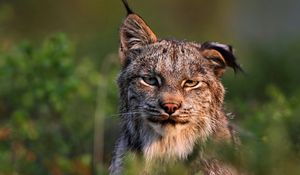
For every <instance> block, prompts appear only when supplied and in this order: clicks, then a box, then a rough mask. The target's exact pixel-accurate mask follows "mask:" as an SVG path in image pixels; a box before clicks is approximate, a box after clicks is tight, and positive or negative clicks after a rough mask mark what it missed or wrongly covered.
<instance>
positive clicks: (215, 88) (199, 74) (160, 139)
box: [110, 1, 241, 175]
mask: <svg viewBox="0 0 300 175" xmlns="http://www.w3.org/2000/svg"><path fill="white" fill-rule="evenodd" d="M124 2H125V4H126V7H127V9H129V10H130V8H129V7H128V5H127V3H126V1H124ZM120 40H121V42H120V43H121V45H120V60H121V64H122V70H121V72H120V74H119V77H118V85H119V89H120V114H121V115H120V117H121V125H122V130H121V131H122V132H121V135H120V138H119V140H118V142H117V144H116V149H115V154H114V157H113V160H112V163H111V166H110V173H111V174H122V162H123V160H122V159H123V157H124V155H125V154H126V153H127V152H135V153H141V154H142V156H143V157H144V159H145V161H146V164H150V163H151V162H155V161H160V162H168V161H185V160H186V159H188V156H189V155H190V154H191V153H192V152H193V151H194V150H195V147H196V145H197V144H201V143H204V142H205V141H206V140H207V139H208V138H212V139H214V140H223V141H230V140H231V133H230V130H229V128H228V121H227V118H226V115H225V114H224V111H223V99H224V93H225V91H224V87H223V85H222V84H221V81H220V77H221V76H222V75H223V73H224V71H225V68H226V67H227V66H230V67H232V68H233V69H234V70H241V69H240V67H239V65H238V64H237V63H236V59H235V57H234V56H233V53H232V49H231V46H228V45H224V44H220V43H215V42H206V43H204V44H200V43H194V42H187V41H178V40H165V39H158V38H157V37H156V36H155V34H154V33H153V32H152V31H151V29H150V28H149V27H148V26H147V25H146V23H145V22H144V21H143V20H142V19H141V18H140V17H139V16H138V15H136V14H134V13H133V12H132V11H131V10H130V11H129V12H128V16H127V18H126V19H125V20H124V22H123V25H122V27H121V29H120ZM145 77H146V78H149V77H150V80H149V82H150V83H147V81H148V80H147V81H146V80H145ZM188 80H192V81H193V82H196V83H198V84H196V86H191V87H189V86H188V87H186V86H184V85H185V82H186V81H188ZM145 81H146V82H145ZM152 82H154V83H153V84H152ZM163 102H168V103H169V102H172V103H173V102H174V103H176V104H177V103H178V104H179V105H178V109H176V111H175V112H174V113H172V114H167V113H166V111H165V109H164V108H163V107H162V104H164V103H163ZM199 162H205V163H203V164H202V165H203V168H202V170H201V171H202V172H204V173H205V174H216V175H217V174H220V175H221V174H231V172H230V170H228V169H226V168H224V167H223V166H221V164H217V163H215V162H216V161H211V162H210V161H207V160H200V161H199Z"/></svg>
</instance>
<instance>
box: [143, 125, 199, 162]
mask: <svg viewBox="0 0 300 175" xmlns="http://www.w3.org/2000/svg"><path fill="white" fill-rule="evenodd" d="M148 125H149V126H150V127H151V128H152V129H153V134H152V136H151V139H149V140H148V141H147V143H146V144H145V146H144V148H143V153H144V156H145V158H146V160H147V161H154V160H180V159H186V158H187V156H188V155H189V154H190V153H191V152H192V151H193V147H194V145H195V142H196V139H197V136H196V134H194V133H195V132H193V131H192V132H191V130H192V129H191V128H188V127H189V125H182V124H176V125H171V124H167V125H162V124H159V123H152V122H149V123H148ZM187 130H189V132H187Z"/></svg>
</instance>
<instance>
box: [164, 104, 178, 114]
mask: <svg viewBox="0 0 300 175" xmlns="http://www.w3.org/2000/svg"><path fill="white" fill-rule="evenodd" d="M161 107H162V108H163V109H164V111H165V112H166V113H168V114H169V115H171V114H173V113H174V112H175V111H176V110H177V109H179V108H180V104H178V103H170V102H167V103H162V104H161Z"/></svg>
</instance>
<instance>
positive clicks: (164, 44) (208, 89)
mask: <svg viewBox="0 0 300 175" xmlns="http://www.w3.org/2000/svg"><path fill="white" fill-rule="evenodd" d="M135 54H136V55H135ZM131 56H132V59H131V62H130V63H129V64H128V65H127V66H126V67H125V68H124V70H123V72H122V74H121V76H120V79H119V83H120V84H122V82H123V81H126V84H122V87H123V86H126V87H128V88H127V91H126V92H124V95H126V96H127V97H126V99H124V100H126V101H127V104H130V105H129V106H128V111H127V112H132V113H136V115H135V117H138V118H139V119H140V120H142V121H143V122H144V123H147V124H148V125H150V126H151V127H152V128H153V129H154V130H155V131H156V132H157V133H159V134H160V135H165V134H172V133H168V132H171V131H172V132H175V133H176V131H175V130H177V129H179V128H180V129H183V128H188V129H193V130H195V131H196V130H200V131H201V132H200V133H199V134H200V135H203V136H204V135H207V134H209V133H210V132H211V130H212V128H213V125H215V122H216V121H215V119H214V117H213V116H212V113H211V112H212V111H211V110H210V109H211V108H216V107H218V106H220V105H221V104H220V102H221V101H222V100H223V94H224V90H223V87H222V85H221V84H220V83H219V79H218V77H217V76H216V75H215V72H214V68H213V66H212V63H211V62H210V61H209V60H207V59H206V58H204V57H203V55H202V54H201V53H200V46H199V45H196V44H194V43H188V42H177V41H168V40H162V41H159V42H157V43H155V44H151V45H147V46H146V47H145V48H140V50H139V51H137V50H135V51H133V52H132V55H131ZM133 57H134V58H133Z"/></svg>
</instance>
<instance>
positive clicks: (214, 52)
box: [200, 42, 243, 77]
mask: <svg viewBox="0 0 300 175" xmlns="http://www.w3.org/2000/svg"><path fill="white" fill-rule="evenodd" d="M200 50H201V54H202V55H203V57H205V58H207V59H209V60H210V61H211V62H212V64H213V65H214V71H215V74H216V75H217V76H218V77H221V76H222V75H223V74H224V72H225V68H226V66H229V67H231V68H232V69H233V70H234V72H235V73H236V72H238V71H240V72H243V69H242V68H241V66H240V65H239V64H238V63H237V62H236V58H235V56H234V55H233V51H232V47H231V46H230V45H226V44H220V43H216V42H205V43H203V44H202V45H201V49H200Z"/></svg>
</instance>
